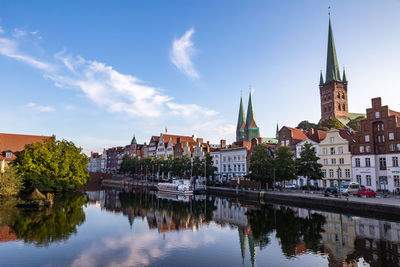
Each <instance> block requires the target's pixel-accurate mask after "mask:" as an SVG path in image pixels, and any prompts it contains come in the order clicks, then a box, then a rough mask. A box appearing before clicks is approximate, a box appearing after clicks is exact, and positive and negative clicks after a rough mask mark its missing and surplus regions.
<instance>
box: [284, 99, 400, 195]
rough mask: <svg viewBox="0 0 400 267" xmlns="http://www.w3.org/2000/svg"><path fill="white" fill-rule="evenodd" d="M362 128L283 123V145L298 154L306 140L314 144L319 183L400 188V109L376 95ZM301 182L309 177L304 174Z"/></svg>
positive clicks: (323, 184)
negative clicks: (300, 126)
mask: <svg viewBox="0 0 400 267" xmlns="http://www.w3.org/2000/svg"><path fill="white" fill-rule="evenodd" d="M371 102H372V106H371V108H368V109H367V110H366V118H365V119H364V120H362V122H361V130H360V131H359V132H354V131H353V130H351V129H350V128H348V129H344V130H338V129H331V130H329V131H327V132H324V131H319V130H318V131H313V130H308V131H304V130H300V129H296V128H291V127H286V126H285V127H282V129H281V130H280V131H279V145H280V146H288V147H289V148H290V150H291V152H292V153H293V154H294V155H295V156H296V157H297V158H298V157H300V152H301V150H302V149H303V147H304V145H305V144H306V143H310V144H312V146H313V147H314V148H315V151H316V153H317V155H318V156H319V157H320V163H321V164H322V166H323V167H322V173H323V179H322V181H321V183H320V184H319V186H323V187H327V186H334V185H338V182H339V179H340V181H341V182H350V181H354V182H358V183H360V184H362V185H365V186H366V187H368V188H371V189H373V190H389V191H399V190H400V167H399V158H400V112H396V111H393V110H391V109H389V107H388V106H385V105H382V100H381V98H379V97H378V98H373V99H372V100H371ZM297 182H298V183H299V184H300V185H302V184H304V183H305V179H304V178H303V177H300V178H299V180H298V181H297Z"/></svg>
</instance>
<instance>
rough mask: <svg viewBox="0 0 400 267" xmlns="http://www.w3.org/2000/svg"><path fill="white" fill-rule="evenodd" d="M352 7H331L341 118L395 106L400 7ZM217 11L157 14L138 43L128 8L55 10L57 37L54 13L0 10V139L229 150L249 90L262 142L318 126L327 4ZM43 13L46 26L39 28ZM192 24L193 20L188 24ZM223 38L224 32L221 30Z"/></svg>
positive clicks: (90, 147)
mask: <svg viewBox="0 0 400 267" xmlns="http://www.w3.org/2000/svg"><path fill="white" fill-rule="evenodd" d="M362 3H363V5H362V6H361V2H354V3H350V4H346V5H345V4H343V3H340V2H338V1H333V2H330V3H329V5H331V6H332V9H331V13H332V14H331V19H332V27H333V34H334V37H335V44H336V52H337V57H338V61H339V66H340V67H342V66H345V68H346V75H347V79H348V81H349V111H351V112H364V111H365V109H366V108H367V107H369V103H370V99H371V98H373V97H377V96H382V99H383V101H384V102H385V103H386V104H387V105H389V106H391V107H392V108H393V109H395V110H398V109H399V103H397V102H396V99H395V98H394V97H393V95H395V92H396V87H395V84H396V83H395V80H394V79H395V78H396V73H398V71H399V70H400V68H399V66H398V65H396V63H397V62H398V61H399V60H398V59H400V53H399V51H398V49H395V47H398V45H399V44H400V38H399V37H398V36H396V35H393V34H391V32H394V31H395V29H397V28H398V27H399V26H400V22H399V21H398V20H397V19H396V11H398V9H399V8H400V3H399V2H398V1H392V2H391V3H389V4H387V5H385V7H380V6H379V5H378V4H377V3H373V2H372V1H367V2H366V3H365V2H364V1H363V2H362ZM224 4H225V5H227V3H226V2H225V3H223V4H221V3H220V4H219V5H218V6H217V7H216V9H215V10H213V12H210V11H208V10H207V9H206V6H207V5H206V4H204V5H199V4H196V5H193V6H181V5H178V7H177V5H171V6H163V7H158V9H156V10H157V11H158V13H157V15H159V17H157V20H156V21H155V22H152V23H149V25H146V27H147V30H148V31H150V32H142V31H141V30H140V29H141V25H140V24H141V23H142V20H143V19H144V18H147V17H146V16H150V17H151V16H155V15H154V14H150V13H149V10H150V9H149V8H150V7H151V5H149V6H147V5H145V4H140V5H139V4H137V3H136V4H130V5H127V6H126V7H125V8H126V9H127V11H126V12H123V13H122V15H121V16H120V18H117V17H115V16H113V15H112V11H116V10H118V12H119V11H121V10H120V9H122V7H118V8H116V7H113V8H112V9H113V10H110V11H106V5H105V4H104V3H102V2H101V3H99V5H98V10H99V13H100V14H97V15H96V14H89V15H88V14H86V13H85V11H88V10H90V4H88V3H87V4H86V5H85V6H80V8H81V9H80V10H73V6H74V4H73V5H72V6H68V7H67V6H66V5H65V4H64V5H62V7H61V9H62V8H69V9H71V12H74V13H73V14H74V16H75V17H76V18H77V19H76V20H77V21H76V24H74V23H73V22H72V24H71V25H69V26H70V28H68V29H67V28H64V27H61V25H62V24H63V23H65V22H66V21H68V19H70V16H69V15H68V14H66V13H68V12H64V13H63V14H62V16H61V17H59V18H56V14H57V9H55V6H52V5H51V4H49V3H47V5H46V4H44V3H41V4H40V3H39V4H28V5H27V4H26V3H25V4H24V6H23V8H22V7H20V8H21V9H20V11H21V12H19V13H18V12H16V11H15V10H16V8H18V5H11V4H10V3H9V4H7V3H6V4H5V5H4V6H5V8H4V11H0V19H1V20H0V26H1V28H0V54H1V55H2V57H0V62H1V63H2V64H0V71H1V72H2V73H3V75H4V76H3V77H7V78H3V79H2V81H0V85H1V86H2V88H8V90H3V97H2V100H1V104H2V106H3V108H5V109H7V110H13V111H14V112H13V114H10V115H9V116H7V118H5V124H4V127H3V129H2V132H8V133H31V134H42V135H52V134H56V135H57V137H59V138H66V139H70V140H73V141H74V142H75V143H76V144H77V145H79V146H82V147H83V148H84V149H85V152H86V153H88V152H90V151H101V150H102V148H104V147H112V146H117V145H121V144H125V143H127V142H129V140H130V139H131V138H132V136H133V135H134V134H135V136H136V138H137V139H138V141H139V142H140V143H143V142H148V140H149V138H150V137H151V136H152V135H158V134H159V133H160V132H164V129H165V127H167V128H168V133H173V134H181V135H189V136H190V135H192V134H196V136H199V137H202V138H204V139H205V140H210V141H211V142H215V143H218V141H219V139H226V140H227V141H228V143H231V142H233V141H234V140H235V131H236V121H237V110H238V108H239V100H240V96H241V91H243V97H244V98H243V100H244V103H246V102H247V100H248V99H247V97H246V96H247V95H248V89H247V88H248V87H249V86H251V88H253V89H252V90H253V93H254V94H253V105H254V111H255V114H256V121H257V124H258V126H259V127H260V135H261V136H262V137H270V136H275V130H276V123H279V125H280V126H283V125H291V126H296V125H297V124H298V123H299V122H300V121H302V120H309V121H312V122H317V121H318V120H319V117H320V105H319V97H320V96H319V88H318V82H319V72H320V70H322V72H323V73H325V64H326V50H327V48H326V44H327V36H328V31H327V30H328V15H327V12H328V11H327V6H328V5H327V3H325V2H324V3H317V2H316V1H311V2H310V3H307V4H304V6H303V5H300V4H293V5H290V6H289V5H285V4H274V5H272V4H271V3H269V2H268V3H261V2H256V3H255V4H253V5H251V6H246V7H243V6H241V5H239V3H238V2H234V3H233V4H232V5H231V6H228V12H225V13H224V9H223V7H224ZM75 5H76V4H75ZM173 7H174V8H177V10H176V11H172V10H171V9H173ZM310 7H312V8H310ZM41 8H43V10H40V9H41ZM58 8H60V7H58ZM162 8H169V9H168V10H169V11H170V14H167V15H166V14H165V13H163V12H161V10H162ZM196 8H198V9H199V10H200V11H203V13H204V14H203V13H202V12H199V11H198V10H196ZM240 8H243V10H241V11H240V12H239V11H238V10H239V9H240ZM307 8H308V9H307ZM30 9H32V10H33V11H34V12H32V13H30V12H28V10H30ZM114 9H115V10H114ZM128 10H129V11H131V12H133V14H135V15H136V16H137V17H135V16H133V17H134V18H132V17H130V16H131V14H129V13H128ZM35 11H36V12H35ZM50 11H53V12H54V14H53V15H52V18H53V19H54V21H55V23H54V25H47V24H48V23H46V22H47V21H46V22H45V21H41V20H40V19H39V16H40V14H43V12H50ZM184 11H186V13H185V12H184ZM299 11H302V12H299ZM41 12H42V13H41ZM160 12H161V13H160ZM235 12H237V13H235ZM200 13H202V14H201V15H200ZM8 14H13V17H10V15H8ZM70 14H72V13H70ZM173 14H175V15H177V14H183V16H182V22H176V21H174V22H170V23H169V24H168V25H167V27H162V26H159V24H160V22H161V21H163V20H165V21H168V17H169V16H171V15H173ZM194 14H197V15H198V16H197V17H195V18H192V16H193V15H194ZM221 14H223V17H222V18H223V19H224V22H220V17H219V16H221ZM234 14H238V16H239V17H240V19H239V22H241V23H242V24H240V23H239V22H237V21H236V22H235V20H237V18H236V17H235V16H234ZM84 15H88V17H87V18H86V17H84ZM207 15H208V17H207ZM383 15H384V16H385V19H384V20H382V17H383ZM104 17H108V18H110V19H111V22H112V23H108V24H107V23H106V22H105V21H104ZM250 18H251V20H250ZM367 18H368V19H367ZM129 19H132V20H133V21H132V22H131V23H129V22H127V21H129ZM85 23H86V24H85ZM228 23H231V25H229V24H228ZM78 25H79V27H80V28H79V29H78V27H77V26H78ZM277 25H278V26H277ZM95 26H96V27H95ZM118 26H123V30H122V31H121V32H119V31H114V30H113V29H114V27H118ZM150 26H151V27H150ZM103 27H104V28H103ZM142 27H143V25H142ZM229 28H231V29H232V32H229V31H228V32H226V31H224V29H225V30H226V29H229ZM100 29H104V32H105V33H107V35H112V36H113V37H111V38H114V39H111V40H114V42H113V41H111V40H108V39H107V38H106V37H107V36H105V35H104V34H102V33H103V32H101V30H100ZM118 32H119V34H118ZM157 34H160V35H161V36H160V37H157V38H156V37H154V36H157ZM58 35H60V36H58ZM129 35H132V36H131V37H129ZM371 36H375V38H373V40H371ZM77 40H82V42H81V41H78V42H76V41H77ZM138 40H139V41H138ZM247 40H248V42H246V41H247ZM368 40H369V41H368ZM115 41H120V42H117V43H118V44H116V43H115ZM85 42H86V44H85ZM81 43H82V44H81ZM156 43H157V44H156ZM132 47H133V48H134V49H132ZM129 48H131V50H129ZM243 48H244V49H243ZM371 51H374V53H372V52H371ZM228 55H229V57H228ZM232 55H234V56H232ZM132 62H133V63H132ZM135 62H137V63H135ZM368 62H374V64H369V63H368ZM342 71H343V70H342V69H340V72H342ZM18 73H22V74H23V75H22V76H24V79H20V76H21V75H19V74H18ZM104 85H105V86H104ZM272 98H273V99H272ZM303 107H306V108H303ZM300 111H301V112H300ZM276 112H279V116H277V114H276ZM10 113H11V112H10ZM72 124H73V125H74V127H71V125H72Z"/></svg>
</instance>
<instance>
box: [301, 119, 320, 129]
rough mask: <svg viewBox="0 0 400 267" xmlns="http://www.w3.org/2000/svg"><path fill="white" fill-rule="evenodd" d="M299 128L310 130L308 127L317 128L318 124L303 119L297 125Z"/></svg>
mask: <svg viewBox="0 0 400 267" xmlns="http://www.w3.org/2000/svg"><path fill="white" fill-rule="evenodd" d="M296 128H297V129H302V130H308V129H317V128H318V125H317V124H315V123H312V122H309V121H302V122H300V123H299V125H297V127H296Z"/></svg>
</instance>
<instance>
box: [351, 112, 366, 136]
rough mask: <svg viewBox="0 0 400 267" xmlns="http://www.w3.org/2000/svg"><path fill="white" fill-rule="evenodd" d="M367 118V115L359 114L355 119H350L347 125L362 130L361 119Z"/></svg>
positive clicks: (355, 129)
mask: <svg viewBox="0 0 400 267" xmlns="http://www.w3.org/2000/svg"><path fill="white" fill-rule="evenodd" d="M363 120H365V117H363V116H359V117H357V118H355V119H353V120H350V121H349V122H348V123H347V126H348V127H350V128H351V129H353V130H354V131H356V132H359V131H361V121H363Z"/></svg>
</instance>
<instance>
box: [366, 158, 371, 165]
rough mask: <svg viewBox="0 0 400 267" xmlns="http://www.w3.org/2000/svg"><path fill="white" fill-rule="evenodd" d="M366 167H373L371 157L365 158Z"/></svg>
mask: <svg viewBox="0 0 400 267" xmlns="http://www.w3.org/2000/svg"><path fill="white" fill-rule="evenodd" d="M365 167H371V159H370V158H365Z"/></svg>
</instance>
